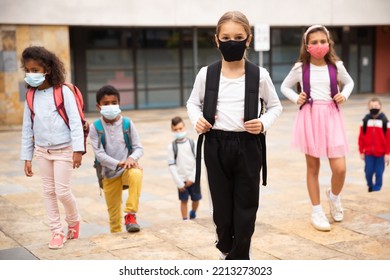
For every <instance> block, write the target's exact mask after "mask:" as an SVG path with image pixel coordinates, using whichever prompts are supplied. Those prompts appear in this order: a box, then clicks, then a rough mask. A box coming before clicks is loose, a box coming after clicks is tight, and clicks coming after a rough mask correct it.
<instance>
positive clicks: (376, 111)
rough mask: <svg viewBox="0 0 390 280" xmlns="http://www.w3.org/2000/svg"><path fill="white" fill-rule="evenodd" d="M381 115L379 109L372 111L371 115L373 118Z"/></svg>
mask: <svg viewBox="0 0 390 280" xmlns="http://www.w3.org/2000/svg"><path fill="white" fill-rule="evenodd" d="M378 113H379V109H370V115H371V116H376V115H378Z"/></svg>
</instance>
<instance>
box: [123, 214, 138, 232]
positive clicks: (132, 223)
mask: <svg viewBox="0 0 390 280" xmlns="http://www.w3.org/2000/svg"><path fill="white" fill-rule="evenodd" d="M125 225H126V230H127V232H138V231H140V229H141V228H140V226H139V225H138V224H137V218H136V217H135V214H131V213H129V214H127V215H126V216H125Z"/></svg>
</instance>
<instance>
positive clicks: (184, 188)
mask: <svg viewBox="0 0 390 280" xmlns="http://www.w3.org/2000/svg"><path fill="white" fill-rule="evenodd" d="M178 190H179V192H185V191H186V187H182V188H178Z"/></svg>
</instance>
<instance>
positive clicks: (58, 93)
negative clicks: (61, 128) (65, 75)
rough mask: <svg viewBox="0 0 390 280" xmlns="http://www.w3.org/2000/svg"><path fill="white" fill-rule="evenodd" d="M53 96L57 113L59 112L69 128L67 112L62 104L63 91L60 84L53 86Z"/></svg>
mask: <svg viewBox="0 0 390 280" xmlns="http://www.w3.org/2000/svg"><path fill="white" fill-rule="evenodd" d="M53 98H54V104H55V106H56V108H57V111H58V114H60V116H61V118H62V119H63V120H64V122H65V124H66V125H67V127H68V128H69V129H70V126H69V118H68V114H67V113H66V110H65V105H64V93H63V92H62V85H60V86H54V87H53Z"/></svg>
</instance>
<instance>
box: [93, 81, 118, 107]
mask: <svg viewBox="0 0 390 280" xmlns="http://www.w3.org/2000/svg"><path fill="white" fill-rule="evenodd" d="M105 95H115V96H116V97H117V98H118V102H119V103H120V101H121V96H120V94H119V91H118V90H117V89H116V88H115V87H113V86H111V85H105V86H102V87H101V88H100V89H98V91H97V92H96V103H97V104H100V100H102V98H103V96H105Z"/></svg>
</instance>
